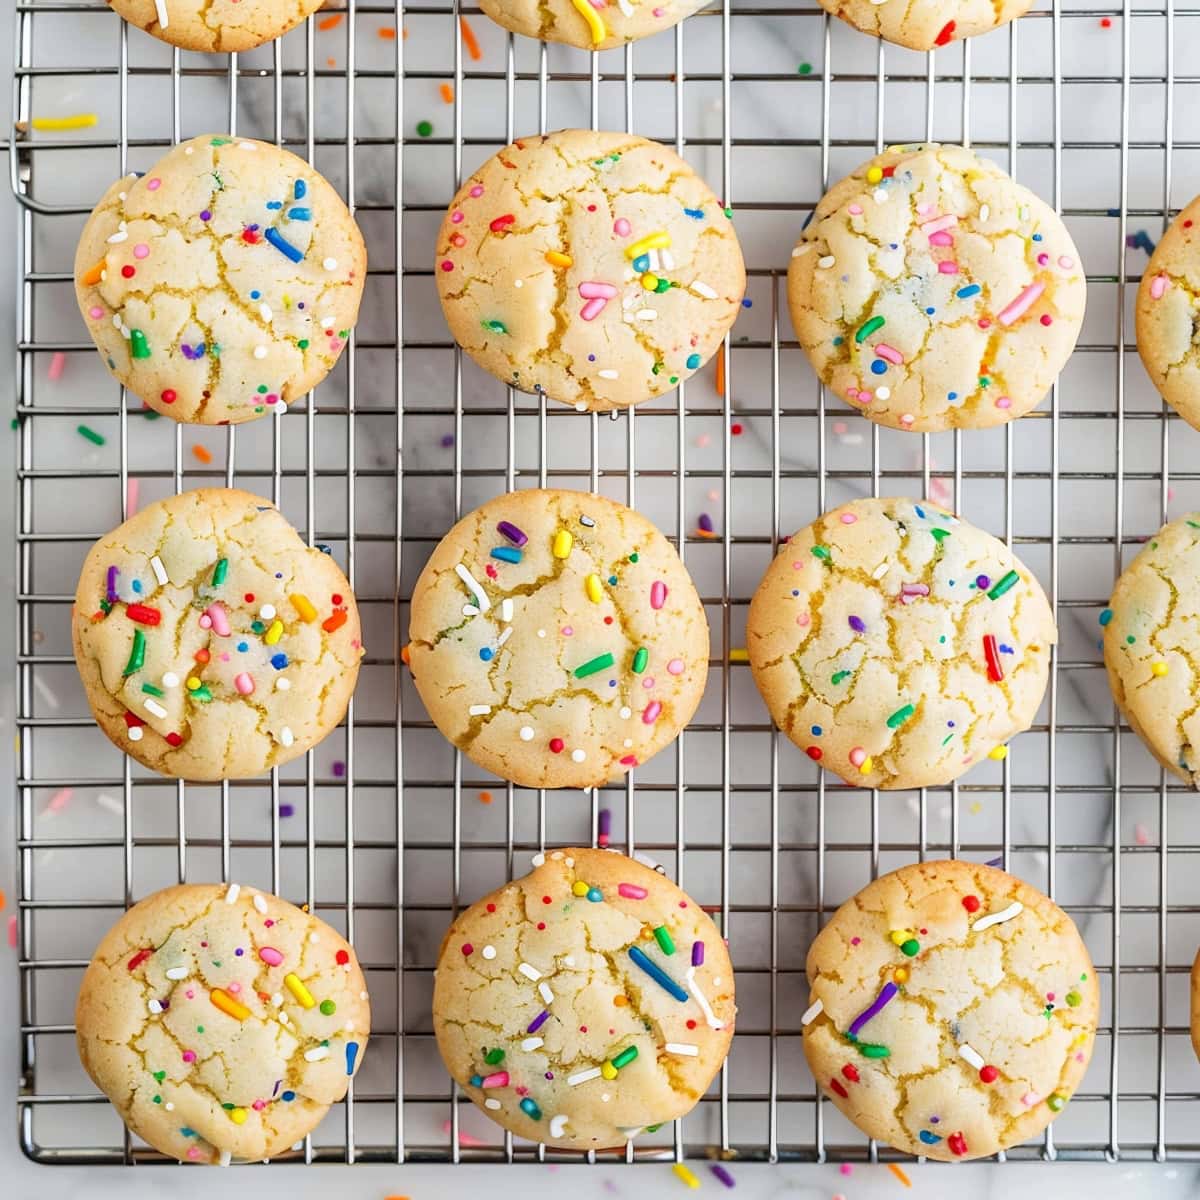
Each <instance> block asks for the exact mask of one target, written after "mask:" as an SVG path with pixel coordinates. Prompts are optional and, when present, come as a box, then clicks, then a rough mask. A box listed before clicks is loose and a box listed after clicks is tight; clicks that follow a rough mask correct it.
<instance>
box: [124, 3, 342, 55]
mask: <svg viewBox="0 0 1200 1200" xmlns="http://www.w3.org/2000/svg"><path fill="white" fill-rule="evenodd" d="M108 2H109V4H110V5H111V6H112V8H113V11H114V12H117V13H119V14H120V15H121V16H122V17H124V18H125V20H126V21H128V22H129V23H130V24H131V25H136V26H137V27H138V28H139V29H144V30H145V31H146V32H147V33H149V34H152V35H153V36H154V37H156V38H158V39H159V40H160V41H164V42H169V43H170V44H171V45H172V46H178V47H179V48H180V49H181V50H208V51H217V52H223V53H231V52H233V51H237V50H253V49H254V47H255V46H261V45H262V44H263V43H264V42H270V41H273V40H274V39H275V38H277V37H282V36H283V34H285V33H287V31H288V30H289V29H291V28H292V27H293V26H295V25H299V24H300V22H301V21H303V20H304V18H305V17H307V16H308V15H309V14H310V13H314V12H316V11H317V9H318V8H320V7H321V4H322V2H323V0H108Z"/></svg>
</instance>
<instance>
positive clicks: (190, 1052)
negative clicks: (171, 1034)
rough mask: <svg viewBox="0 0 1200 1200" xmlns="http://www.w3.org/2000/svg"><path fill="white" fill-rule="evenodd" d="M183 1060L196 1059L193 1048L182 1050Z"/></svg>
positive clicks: (191, 1060)
mask: <svg viewBox="0 0 1200 1200" xmlns="http://www.w3.org/2000/svg"><path fill="white" fill-rule="evenodd" d="M183 1061H184V1062H195V1061H196V1052H195V1050H185V1051H184V1052H183Z"/></svg>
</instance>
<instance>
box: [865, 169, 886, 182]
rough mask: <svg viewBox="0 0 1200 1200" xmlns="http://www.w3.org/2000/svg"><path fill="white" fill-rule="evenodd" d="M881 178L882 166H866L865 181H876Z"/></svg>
mask: <svg viewBox="0 0 1200 1200" xmlns="http://www.w3.org/2000/svg"><path fill="white" fill-rule="evenodd" d="M882 178H883V168H882V167H868V168H867V182H868V183H878V182H879V181H880V180H881V179H882Z"/></svg>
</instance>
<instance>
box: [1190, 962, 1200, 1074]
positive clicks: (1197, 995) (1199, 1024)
mask: <svg viewBox="0 0 1200 1200" xmlns="http://www.w3.org/2000/svg"><path fill="white" fill-rule="evenodd" d="M1191 1014H1192V1022H1191V1024H1192V1049H1193V1050H1194V1051H1195V1052H1196V1057H1197V1058H1200V951H1197V953H1196V960H1195V962H1193V963H1192V1004H1191Z"/></svg>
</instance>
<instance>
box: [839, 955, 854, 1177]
mask: <svg viewBox="0 0 1200 1200" xmlns="http://www.w3.org/2000/svg"><path fill="white" fill-rule="evenodd" d="M855 940H856V941H857V939H855ZM838 1169H839V1170H840V1171H841V1173H842V1174H843V1175H849V1174H850V1172H851V1171H853V1170H854V1168H853V1167H852V1166H851V1165H850V1164H849V1163H842V1165H841V1166H840V1167H839V1168H838Z"/></svg>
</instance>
